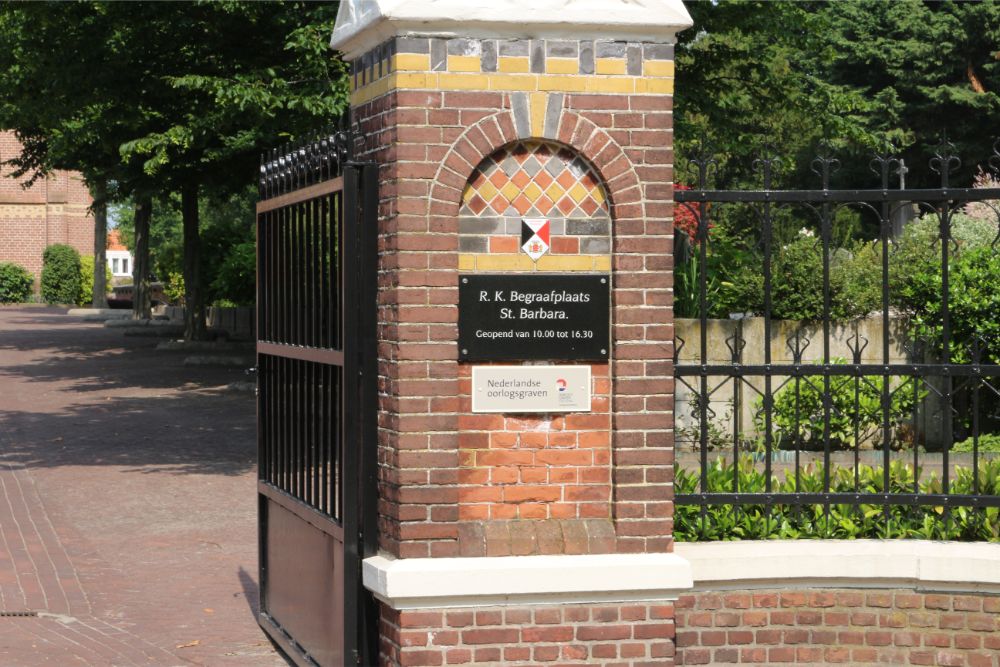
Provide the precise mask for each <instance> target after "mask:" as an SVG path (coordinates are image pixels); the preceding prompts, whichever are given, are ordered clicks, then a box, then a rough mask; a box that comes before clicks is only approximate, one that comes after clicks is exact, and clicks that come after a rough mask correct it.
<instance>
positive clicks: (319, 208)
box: [257, 131, 377, 667]
mask: <svg viewBox="0 0 1000 667" xmlns="http://www.w3.org/2000/svg"><path fill="white" fill-rule="evenodd" d="M350 141H351V137H350V135H349V133H347V132H345V131H341V132H335V133H330V134H329V135H325V136H323V137H319V138H315V139H313V140H311V141H309V142H306V143H304V144H302V145H299V146H291V147H286V148H285V149H282V150H281V151H276V152H274V153H272V154H270V155H268V156H266V158H265V160H264V164H263V165H262V170H261V171H262V174H261V193H260V199H261V200H260V203H259V204H258V206H257V239H258V262H257V276H258V280H257V282H258V305H257V309H258V315H257V317H258V326H257V331H258V343H257V355H258V364H257V365H258V369H259V394H258V480H259V481H258V498H259V501H258V505H259V530H260V616H259V621H260V624H261V627H262V628H264V630H265V631H267V633H268V634H269V635H270V636H271V638H272V639H273V640H274V641H275V642H276V643H277V644H279V645H280V646H281V647H282V649H283V650H284V651H285V652H286V653H287V654H288V656H289V657H290V658H292V659H293V660H294V661H295V663H296V664H298V665H302V666H307V665H308V666H312V667H329V666H332V665H348V664H350V665H354V664H359V663H360V664H370V662H371V661H372V660H373V659H374V657H373V654H372V649H371V647H372V646H373V645H374V642H373V640H372V639H371V637H370V632H371V631H372V630H373V628H372V627H371V624H370V623H369V622H368V621H366V620H362V619H361V617H362V616H365V615H368V614H370V609H371V608H372V605H371V602H370V600H369V599H368V597H369V596H368V594H367V593H366V592H365V591H364V589H363V588H362V586H361V563H360V561H361V559H362V558H364V557H366V556H368V555H371V554H372V553H373V549H371V548H369V546H368V545H371V544H372V542H371V538H370V537H364V536H363V530H364V527H363V525H362V517H363V516H365V515H373V514H374V495H373V494H374V487H373V486H372V487H370V488H369V487H368V486H366V485H364V484H363V472H362V470H363V467H364V466H368V467H370V466H371V465H373V462H372V461H370V459H371V458H372V456H373V455H374V450H373V447H374V435H375V434H374V431H373V430H372V428H371V427H370V426H369V425H368V424H367V421H368V420H369V419H373V418H374V413H373V406H374V385H372V384H371V381H370V380H369V379H368V377H369V376H371V377H374V375H375V373H374V372H366V371H367V370H368V368H369V367H371V368H373V367H374V361H373V358H372V356H371V352H370V351H369V349H368V348H369V347H370V346H371V342H372V341H374V320H373V314H374V308H375V303H374V296H375V292H374V288H373V287H372V285H373V280H374V277H373V276H374V274H373V271H374V260H375V248H374V240H373V239H374V238H375V233H376V222H377V221H376V218H375V212H376V205H377V198H374V197H377V192H374V193H373V192H371V191H370V190H369V189H370V188H373V187H374V186H375V185H376V181H375V178H374V172H375V170H374V165H370V164H361V163H355V162H350V161H348V157H349V156H348V154H347V147H348V146H349V144H350ZM373 198H374V199H373ZM363 354H364V355H366V356H365V359H364V360H362V355H363ZM366 364H370V365H371V366H367V365H366ZM369 506H370V507H369ZM366 617H367V616H366ZM375 630H376V631H377V628H376V629H375Z"/></svg>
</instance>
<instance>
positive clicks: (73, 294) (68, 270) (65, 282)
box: [42, 244, 80, 304]
mask: <svg viewBox="0 0 1000 667" xmlns="http://www.w3.org/2000/svg"><path fill="white" fill-rule="evenodd" d="M79 294H80V253H79V252H77V251H76V248H73V247H71V246H68V245H62V244H56V245H50V246H49V247H48V248H46V249H45V252H44V253H42V299H44V300H45V302H46V303H62V304H69V303H76V300H77V297H78V296H79Z"/></svg>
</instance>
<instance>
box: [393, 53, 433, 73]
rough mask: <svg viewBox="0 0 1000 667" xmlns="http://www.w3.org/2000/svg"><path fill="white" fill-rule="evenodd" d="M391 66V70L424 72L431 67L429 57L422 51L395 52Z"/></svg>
mask: <svg viewBox="0 0 1000 667" xmlns="http://www.w3.org/2000/svg"><path fill="white" fill-rule="evenodd" d="M391 68H392V71H393V72H398V71H400V70H408V71H411V72H426V71H427V70H429V69H430V68H431V57H430V56H429V55H427V54H423V53H397V54H396V55H394V56H393V57H392V60H391Z"/></svg>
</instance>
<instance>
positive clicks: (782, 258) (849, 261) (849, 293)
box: [723, 229, 882, 322]
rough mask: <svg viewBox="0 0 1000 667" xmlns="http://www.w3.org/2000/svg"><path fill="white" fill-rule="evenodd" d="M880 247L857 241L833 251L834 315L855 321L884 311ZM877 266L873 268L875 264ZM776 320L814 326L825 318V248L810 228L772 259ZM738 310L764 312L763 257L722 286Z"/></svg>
mask: <svg viewBox="0 0 1000 667" xmlns="http://www.w3.org/2000/svg"><path fill="white" fill-rule="evenodd" d="M880 247H881V246H880V245H879V244H878V243H875V244H866V243H858V244H853V245H850V246H848V247H840V248H838V247H834V248H831V250H830V317H831V319H833V320H839V321H843V320H850V319H857V318H860V317H865V316H866V315H868V314H870V313H871V312H873V311H877V310H878V309H879V308H880V307H881V303H882V293H881V273H880V272H879V271H878V269H877V267H878V266H880V265H881V259H880V258H878V257H876V255H875V253H876V252H878V250H877V249H878V248H880ZM873 261H874V262H875V263H874V264H873V263H872V262H873ZM771 276H772V279H771V316H772V317H773V318H775V319H779V320H801V321H807V322H810V321H812V322H815V321H818V320H821V319H822V318H823V299H824V294H823V244H822V243H821V242H820V241H819V239H817V238H816V237H815V235H814V233H813V232H812V231H810V230H808V229H802V230H800V232H799V234H798V236H797V237H796V238H795V239H793V240H792V241H790V242H789V243H786V244H784V245H782V246H779V247H776V248H775V250H774V253H773V254H772V256H771ZM723 291H726V292H729V294H728V295H727V296H726V298H727V300H729V301H731V302H732V303H733V306H734V308H735V310H734V312H750V313H754V314H756V315H762V314H763V313H764V310H765V308H764V305H765V304H764V274H763V258H762V257H758V258H757V259H756V261H755V262H753V263H744V264H743V265H742V266H740V267H739V269H738V270H737V271H736V272H735V274H734V275H733V277H732V279H731V280H729V281H727V282H725V283H723Z"/></svg>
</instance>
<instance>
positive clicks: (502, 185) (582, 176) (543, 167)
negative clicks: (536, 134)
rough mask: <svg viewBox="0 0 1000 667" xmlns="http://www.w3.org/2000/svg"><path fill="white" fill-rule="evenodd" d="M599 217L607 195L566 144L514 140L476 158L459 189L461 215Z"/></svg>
mask: <svg viewBox="0 0 1000 667" xmlns="http://www.w3.org/2000/svg"><path fill="white" fill-rule="evenodd" d="M513 211H516V212H517V213H518V214H520V215H526V214H528V213H530V214H531V215H537V216H541V217H544V216H565V217H598V216H600V217H603V216H607V215H608V213H609V211H608V201H607V195H606V194H605V192H604V188H603V186H602V185H601V181H600V177H599V176H598V175H597V173H596V172H595V171H594V169H593V167H591V166H590V165H589V164H588V163H587V162H586V161H585V160H584V159H583V158H581V157H580V156H579V155H576V154H575V153H573V152H572V151H570V150H569V149H567V148H564V147H561V146H558V145H556V144H552V143H547V142H538V141H518V142H515V143H513V144H510V145H508V146H505V147H504V148H501V149H499V150H498V151H496V152H495V153H493V155H491V156H489V157H488V158H486V159H485V160H483V161H482V163H480V165H479V166H478V167H477V168H476V170H475V171H474V172H473V174H472V175H471V176H470V177H469V180H468V182H467V183H466V186H465V191H464V192H463V194H462V215H476V216H497V215H501V216H502V215H507V214H509V213H510V212H513Z"/></svg>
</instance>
